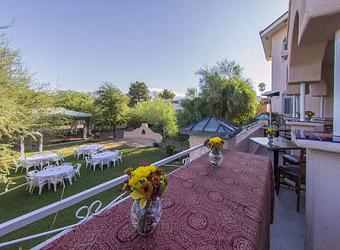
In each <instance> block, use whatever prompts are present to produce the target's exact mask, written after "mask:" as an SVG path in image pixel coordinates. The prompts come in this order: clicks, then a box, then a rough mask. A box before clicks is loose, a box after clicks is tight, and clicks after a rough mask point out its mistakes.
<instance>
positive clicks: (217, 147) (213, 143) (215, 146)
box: [204, 137, 224, 151]
mask: <svg viewBox="0 0 340 250" xmlns="http://www.w3.org/2000/svg"><path fill="white" fill-rule="evenodd" d="M204 146H206V147H207V148H209V149H210V150H211V151H222V149H223V146H224V141H223V140H222V139H221V138H220V137H211V138H210V139H208V140H206V141H205V142H204Z"/></svg>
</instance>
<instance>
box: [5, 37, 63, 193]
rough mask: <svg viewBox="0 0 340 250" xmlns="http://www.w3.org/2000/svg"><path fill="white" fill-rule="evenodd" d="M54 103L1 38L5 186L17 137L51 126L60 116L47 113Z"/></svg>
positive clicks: (48, 128)
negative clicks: (55, 117)
mask: <svg viewBox="0 0 340 250" xmlns="http://www.w3.org/2000/svg"><path fill="white" fill-rule="evenodd" d="M52 105H53V98H52V94H51V93H49V92H48V91H46V87H45V86H37V85H36V84H33V83H32V80H31V76H30V75H29V74H28V72H27V71H26V70H25V69H24V68H23V65H22V63H21V58H20V55H19V52H18V51H16V50H12V49H10V48H9V46H8V43H7V41H6V39H5V38H4V37H3V36H1V37H0V114H1V115H0V183H5V189H6V188H7V187H8V185H9V184H10V183H11V179H10V178H9V176H8V174H9V172H8V169H9V163H12V162H11V161H10V158H12V157H16V156H17V152H16V151H15V150H14V147H15V145H16V144H17V143H18V138H19V136H22V135H23V136H30V135H31V132H32V131H39V132H44V131H47V130H50V129H52V128H53V127H54V126H55V125H56V124H60V123H61V122H64V120H63V119H54V118H53V117H51V116H49V115H47V114H46V108H48V107H51V106H52Z"/></svg>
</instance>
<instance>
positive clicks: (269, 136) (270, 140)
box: [267, 135, 274, 146]
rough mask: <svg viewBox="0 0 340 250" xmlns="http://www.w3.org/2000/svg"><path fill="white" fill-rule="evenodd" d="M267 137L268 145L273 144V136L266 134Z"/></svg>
mask: <svg viewBox="0 0 340 250" xmlns="http://www.w3.org/2000/svg"><path fill="white" fill-rule="evenodd" d="M267 138H268V144H269V145H270V146H271V145H273V144H274V136H272V135H268V136H267Z"/></svg>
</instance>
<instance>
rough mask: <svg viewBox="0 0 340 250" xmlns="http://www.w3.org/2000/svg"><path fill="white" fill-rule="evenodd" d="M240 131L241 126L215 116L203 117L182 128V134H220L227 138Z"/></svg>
mask: <svg viewBox="0 0 340 250" xmlns="http://www.w3.org/2000/svg"><path fill="white" fill-rule="evenodd" d="M240 131H241V127H239V126H237V125H235V124H232V123H231V122H229V121H227V120H224V119H222V118H217V117H215V116H210V117H206V118H203V119H201V120H198V121H197V122H194V123H192V124H190V125H188V126H186V127H184V128H182V129H181V133H182V134H189V135H202V136H220V137H222V138H225V139H228V138H232V137H234V136H235V135H237V134H238V133H239V132H240Z"/></svg>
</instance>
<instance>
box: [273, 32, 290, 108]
mask: <svg viewBox="0 0 340 250" xmlns="http://www.w3.org/2000/svg"><path fill="white" fill-rule="evenodd" d="M286 36H287V26H286V27H285V28H283V29H281V30H279V31H278V32H276V33H274V34H273V36H272V90H273V91H280V93H281V94H280V96H277V97H273V98H272V111H273V112H277V113H283V95H282V93H285V92H286V82H287V81H286V80H287V61H286V60H283V58H282V56H281V52H282V51H283V40H284V38H285V37H286Z"/></svg>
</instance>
